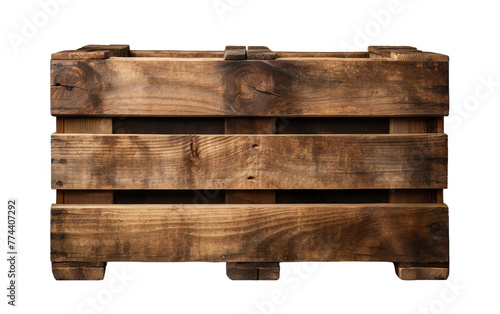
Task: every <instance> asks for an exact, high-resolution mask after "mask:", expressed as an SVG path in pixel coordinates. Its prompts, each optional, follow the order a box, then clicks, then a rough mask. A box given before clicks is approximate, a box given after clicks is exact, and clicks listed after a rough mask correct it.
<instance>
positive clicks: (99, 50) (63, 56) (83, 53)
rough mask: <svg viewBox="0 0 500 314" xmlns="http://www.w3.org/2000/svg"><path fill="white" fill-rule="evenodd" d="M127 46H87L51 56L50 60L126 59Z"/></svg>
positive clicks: (128, 53) (127, 53) (127, 54)
mask: <svg viewBox="0 0 500 314" xmlns="http://www.w3.org/2000/svg"><path fill="white" fill-rule="evenodd" d="M129 55H130V47H129V46H128V45H87V46H85V47H82V48H80V49H78V50H66V51H61V52H56V53H53V54H52V60H79V59H107V58H109V57H128V56H129Z"/></svg>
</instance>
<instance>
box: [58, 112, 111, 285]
mask: <svg viewBox="0 0 500 314" xmlns="http://www.w3.org/2000/svg"><path fill="white" fill-rule="evenodd" d="M112 131H113V128H112V119H109V118H69V117H58V118H57V133H91V134H111V133H112ZM57 203H58V204H113V191H64V190H57ZM105 272H106V263H101V262H94V261H90V262H64V263H61V262H52V274H53V276H54V278H55V279H56V280H102V279H104V274H105Z"/></svg>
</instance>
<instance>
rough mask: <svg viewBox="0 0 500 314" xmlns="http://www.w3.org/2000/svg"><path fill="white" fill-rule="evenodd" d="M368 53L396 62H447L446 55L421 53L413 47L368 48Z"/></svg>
mask: <svg viewBox="0 0 500 314" xmlns="http://www.w3.org/2000/svg"><path fill="white" fill-rule="evenodd" d="M368 51H369V52H370V53H372V54H377V55H380V56H382V57H387V58H390V59H393V60H396V61H414V62H448V61H449V60H450V59H449V57H448V56H447V55H443V54H439V53H433V52H422V51H421V50H418V49H417V48H415V47H409V46H393V47H391V46H370V47H368Z"/></svg>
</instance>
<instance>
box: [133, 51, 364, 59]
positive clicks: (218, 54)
mask: <svg viewBox="0 0 500 314" xmlns="http://www.w3.org/2000/svg"><path fill="white" fill-rule="evenodd" d="M275 53H276V55H277V57H278V58H368V57H369V54H368V52H366V51H364V52H297V51H275ZM130 56H131V57H136V58H151V57H153V58H224V51H196V50H194V51H185V50H131V51H130Z"/></svg>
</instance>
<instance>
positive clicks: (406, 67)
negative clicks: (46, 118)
mask: <svg viewBox="0 0 500 314" xmlns="http://www.w3.org/2000/svg"><path fill="white" fill-rule="evenodd" d="M51 85H52V87H51V110H52V111H51V112H52V114H53V115H89V116H311V117H312V116H379V117H380V116H387V117H389V116H406V117H408V116H443V115H447V114H448V63H446V62H437V63H432V62H422V63H419V62H385V61H380V60H373V59H369V58H364V59H363V58H359V59H345V58H320V59H316V58H304V59H300V60H297V59H293V58H292V59H287V58H279V59H276V60H273V61H261V60H241V61H238V60H235V61H231V62H228V61H225V60H223V59H220V60H217V59H196V58H190V59H172V58H110V59H106V60H52V63H51Z"/></svg>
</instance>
